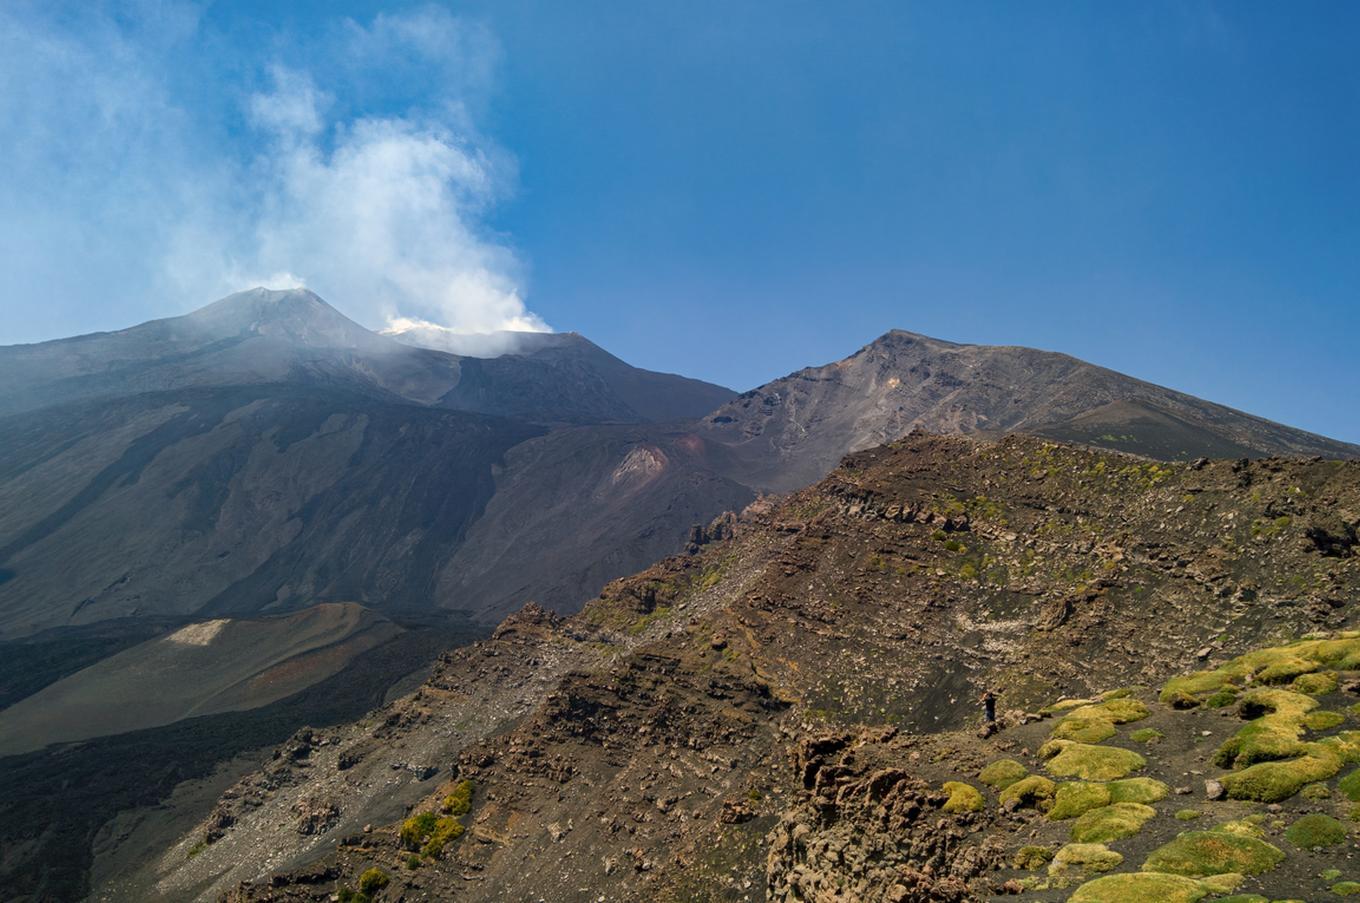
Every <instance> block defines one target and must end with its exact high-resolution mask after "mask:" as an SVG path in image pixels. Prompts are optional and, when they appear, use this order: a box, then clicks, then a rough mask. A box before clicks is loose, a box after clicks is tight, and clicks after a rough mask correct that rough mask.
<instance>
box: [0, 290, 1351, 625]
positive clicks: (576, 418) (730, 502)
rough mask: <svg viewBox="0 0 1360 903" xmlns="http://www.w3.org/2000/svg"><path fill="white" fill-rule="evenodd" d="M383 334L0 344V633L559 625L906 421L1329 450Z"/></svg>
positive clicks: (959, 370)
mask: <svg viewBox="0 0 1360 903" xmlns="http://www.w3.org/2000/svg"><path fill="white" fill-rule="evenodd" d="M398 338H400V337H395V338H394V337H391V336H382V335H376V334H374V333H371V332H369V331H367V330H365V329H363V328H361V327H359V326H358V325H357V324H354V323H353V322H351V321H349V320H347V319H346V318H344V317H343V316H341V315H340V314H339V313H338V312H336V311H335V310H333V309H332V308H330V307H329V306H328V305H326V304H325V302H324V301H322V300H321V299H320V298H317V297H316V296H315V295H313V294H311V293H309V292H305V291H287V292H271V291H265V290H255V291H251V292H245V293H242V294H239V295H234V296H232V297H230V298H226V299H223V300H222V301H219V302H217V303H215V304H212V305H209V306H208V307H206V308H204V309H202V310H200V311H197V312H195V313H193V314H190V315H188V316H184V317H178V318H173V319H169V320H159V321H155V322H152V323H147V324H143V325H142V326H138V327H133V328H131V329H127V330H123V331H121V332H117V333H106V334H99V335H94V336H84V337H80V338H75V339H68V340H63V341H58V342H48V343H43V344H41V345H31V346H16V347H12V348H0V376H4V377H5V379H4V380H0V411H6V410H8V411H10V412H11V413H9V414H8V415H6V416H0V638H5V637H15V636H22V635H27V634H31V633H34V632H37V631H40V630H43V629H46V628H52V627H73V626H79V625H83V624H89V623H92V622H95V621H99V620H103V619H108V618H128V617H131V618H147V617H170V618H179V619H190V618H202V617H213V616H217V615H221V614H250V613H254V612H262V611H281V610H288V609H291V608H296V607H301V606H306V605H310V604H313V603H315V602H321V601H357V602H360V603H363V604H365V605H369V606H373V607H377V608H386V609H391V608H393V607H398V608H411V607H415V608H422V607H423V608H427V609H428V608H443V609H456V610H462V611H467V612H470V613H471V614H472V615H473V616H474V617H477V618H480V619H482V620H484V621H487V622H488V623H491V622H494V621H495V620H496V619H498V618H499V617H501V616H503V615H504V614H505V613H506V612H508V611H511V610H513V609H514V608H516V607H517V606H519V605H520V604H522V603H523V602H524V601H526V600H527V599H539V600H541V601H543V602H545V603H547V604H548V605H550V606H551V607H553V608H555V609H557V610H560V611H565V612H570V611H574V610H576V609H577V608H578V607H579V606H580V605H581V604H582V603H583V602H584V600H585V599H586V598H589V596H591V595H593V594H594V593H595V592H597V591H598V589H599V588H600V587H601V586H602V585H603V584H604V582H605V581H607V580H609V579H611V578H613V577H615V576H618V575H620V574H625V573H628V572H630V571H632V570H636V569H637V568H639V567H643V566H645V565H646V564H648V563H650V562H651V561H654V560H656V558H657V557H660V556H662V555H665V554H670V553H672V552H674V551H676V550H678V549H680V548H682V547H683V545H684V543H685V541H686V538H687V537H688V535H689V533H690V530H691V529H692V528H693V527H694V526H695V525H696V524H704V523H707V522H708V521H709V520H711V519H712V518H713V517H715V516H716V515H718V514H720V513H721V512H722V511H724V510H726V509H731V508H739V507H741V506H742V505H744V504H746V502H748V501H749V500H750V499H751V498H752V497H753V495H754V493H755V492H756V491H761V490H766V489H775V490H786V489H790V488H793V487H796V486H799V485H803V484H805V483H807V482H810V481H812V480H814V479H817V478H819V477H821V476H822V475H823V474H824V473H825V472H826V471H827V470H829V469H830V468H831V467H832V466H833V465H834V464H835V462H836V461H837V460H839V458H840V457H841V455H843V454H844V453H845V452H847V451H850V450H854V449H856V448H861V447H865V446H868V445H873V444H876V443H879V442H882V441H888V440H892V439H895V438H897V437H899V436H900V435H902V434H904V433H905V432H906V431H907V430H909V429H911V428H912V427H913V426H916V425H925V426H928V427H931V428H934V429H943V430H950V431H962V432H976V433H982V434H988V435H990V434H992V433H994V432H996V431H999V430H1003V429H1020V430H1024V431H1028V432H1032V433H1037V434H1041V435H1049V436H1053V437H1057V438H1064V439H1075V440H1077V441H1082V442H1086V443H1091V444H1096V445H1113V446H1118V447H1124V448H1128V449H1131V450H1134V451H1137V452H1140V453H1143V454H1148V455H1152V456H1155V457H1163V458H1183V457H1189V456H1194V455H1199V454H1208V455H1219V456H1224V455H1230V456H1233V457H1241V456H1250V455H1255V454H1258V453H1269V452H1288V453H1313V452H1321V453H1325V454H1329V455H1335V456H1346V455H1350V454H1351V453H1353V452H1354V451H1355V449H1354V447H1352V446H1348V445H1345V444H1344V443H1339V442H1332V441H1330V440H1325V439H1321V438H1320V437H1313V436H1309V435H1307V434H1304V433H1300V432H1298V431H1295V430H1291V429H1289V428H1287V427H1282V426H1279V425H1277V424H1272V423H1268V422H1266V421H1262V420H1259V419H1256V418H1251V417H1248V416H1247V415H1242V414H1237V413H1236V412H1233V411H1229V410H1228V409H1226V408H1221V407H1218V406H1215V405H1212V404H1209V403H1207V402H1202V401H1199V400H1197V399H1193V398H1189V397H1188V396H1184V395H1180V394H1178V393H1174V392H1170V391H1168V390H1164V389H1159V388H1157V387H1155V386H1150V385H1148V384H1146V383H1141V382H1138V381H1137V380H1133V379H1130V378H1127V377H1123V376H1120V375H1119V374H1115V373H1112V372H1110V371H1107V370H1102V369H1100V368H1097V367H1092V366H1090V365H1088V364H1084V363H1081V362H1080V361H1077V360H1074V359H1072V358H1069V357H1066V356H1063V355H1055V354H1048V353H1044V352H1038V351H1031V350H1027V349H1019V348H982V347H975V346H961V345H952V344H949V343H945V342H938V341H935V340H931V339H924V338H921V337H917V336H912V335H910V334H908V333H898V332H894V333H890V334H889V335H887V336H885V337H884V338H882V339H880V340H879V341H877V342H875V343H873V344H871V345H869V346H867V347H866V348H865V349H863V350H861V351H860V352H859V353H857V354H855V355H853V356H852V357H850V358H848V359H846V360H844V361H841V362H839V363H836V364H833V365H830V366H827V367H822V368H814V369H810V370H805V371H800V372H799V373H797V374H794V375H792V376H789V377H786V378H784V379H781V380H776V381H775V382H773V383H771V384H769V385H768V386H765V387H763V388H762V389H759V390H756V391H755V392H752V393H747V394H746V395H743V396H741V397H740V398H736V399H732V400H730V401H727V403H726V404H722V402H723V401H724V400H725V399H728V398H729V397H730V396H729V393H727V391H726V390H723V389H721V388H718V387H715V386H710V385H708V384H704V383H697V382H695V381H692V380H685V379H683V378H681V377H674V376H669V375H664V374H656V373H651V372H649V371H645V370H640V369H637V368H633V367H630V366H628V365H627V364H624V363H623V362H622V361H619V360H618V359H617V358H614V357H612V356H611V355H609V354H607V353H605V352H604V351H603V350H601V349H599V348H598V347H596V346H595V345H593V344H591V343H590V342H588V341H586V340H585V339H583V338H581V337H580V336H576V335H573V334H566V335H552V334H536V333H527V334H512V335H501V336H498V337H497V336H493V337H489V338H488V337H481V338H480V339H479V341H480V342H482V343H483V344H485V342H486V341H489V340H491V339H494V340H496V342H498V343H500V344H502V345H505V347H507V348H510V349H511V352H510V353H507V354H504V355H502V356H500V357H496V358H493V359H481V358H473V357H466V356H463V357H460V356H456V355H452V354H449V353H446V352H443V351H438V350H432V349H425V348H417V347H411V346H410V345H407V344H403V343H402V341H398ZM405 340H406V341H414V339H413V338H412V337H411V336H406V337H405ZM507 343H508V344H507ZM710 405H721V406H720V407H718V408H717V410H716V411H715V412H713V413H712V414H711V415H710V416H706V417H704V418H702V419H699V420H691V421H688V422H678V423H661V422H659V421H668V420H672V419H674V418H677V417H683V416H693V415H695V414H697V413H698V412H700V411H702V410H703V409H704V408H705V407H708V406H710ZM147 512H154V516H151V517H148V516H147Z"/></svg>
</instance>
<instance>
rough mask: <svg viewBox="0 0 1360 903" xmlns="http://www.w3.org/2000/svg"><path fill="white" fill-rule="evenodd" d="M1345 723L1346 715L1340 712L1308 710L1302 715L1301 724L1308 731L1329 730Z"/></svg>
mask: <svg viewBox="0 0 1360 903" xmlns="http://www.w3.org/2000/svg"><path fill="white" fill-rule="evenodd" d="M1345 723H1346V716H1345V715H1343V714H1341V713H1340V712H1324V711H1318V712H1309V713H1308V714H1307V715H1304V716H1303V726H1304V727H1306V728H1308V729H1309V730H1310V731H1329V730H1331V729H1332V728H1334V727H1340V726H1341V725H1343V724H1345Z"/></svg>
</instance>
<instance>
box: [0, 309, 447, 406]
mask: <svg viewBox="0 0 1360 903" xmlns="http://www.w3.org/2000/svg"><path fill="white" fill-rule="evenodd" d="M287 381H293V382H307V383H312V384H318V385H324V386H331V387H336V388H342V389H349V390H351V391H361V392H366V393H371V394H375V395H379V396H382V397H386V398H392V399H394V400H395V399H407V400H411V401H417V402H421V403H426V402H433V401H436V400H437V399H438V398H439V397H441V396H442V395H444V394H445V393H446V392H448V391H449V390H450V389H451V388H453V387H454V386H455V385H457V383H458V359H457V358H455V357H453V356H452V355H448V354H442V353H439V352H435V351H428V350H425V349H419V348H411V347H408V346H406V345H402V344H400V343H398V342H396V341H394V340H392V339H390V338H386V337H384V336H380V335H376V334H374V333H372V332H369V331H368V330H367V329H364V328H363V327H362V326H360V325H359V324H357V323H354V322H353V321H351V320H349V319H347V318H345V317H344V316H343V315H341V314H340V313H339V312H338V311H336V310H335V309H334V308H332V307H331V306H330V305H328V304H327V303H326V302H325V301H322V300H321V299H320V298H318V297H317V296H316V295H314V294H312V293H311V292H308V291H302V290H295V291H269V290H267V289H254V290H252V291H248V292H241V293H239V294H236V295H231V296H230V297H227V298H223V299H222V300H220V301H217V302H215V303H213V304H209V305H208V306H207V307H204V308H202V309H200V310H197V311H194V312H193V313H191V314H188V315H186V316H182V317H172V318H169V319H165V320H153V321H151V322H149V323H143V324H141V325H140V326H133V327H131V328H129V329H123V330H119V331H118V332H101V333H94V334H92V335H84V336H77V337H75V338H70V339H58V340H55V341H51V342H41V343H39V344H35V345H10V346H6V347H0V413H10V412H17V411H29V410H36V409H38V408H42V407H46V406H49V405H53V404H60V403H63V402H70V401H76V400H81V399H90V398H108V397H117V396H126V395H136V394H142V393H148V392H167V391H177V390H184V389H191V388H201V387H209V386H242V385H260V384H269V383H279V382H287Z"/></svg>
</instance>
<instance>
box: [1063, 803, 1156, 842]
mask: <svg viewBox="0 0 1360 903" xmlns="http://www.w3.org/2000/svg"><path fill="white" fill-rule="evenodd" d="M1156 814H1157V810H1156V809H1153V808H1152V807H1151V806H1145V805H1143V804H1142V803H1114V804H1112V805H1109V806H1102V807H1100V808H1099V809H1092V810H1091V811H1089V812H1087V813H1085V814H1084V815H1082V816H1081V817H1080V818H1078V819H1077V820H1076V822H1074V823H1073V825H1072V840H1074V841H1076V842H1077V843H1109V842H1110V841H1113V840H1119V839H1120V838H1124V837H1132V836H1133V835H1134V834H1137V833H1138V832H1139V831H1141V830H1142V829H1143V825H1144V824H1146V823H1147V821H1148V820H1149V819H1151V818H1152V817H1153V816H1155V815H1156Z"/></svg>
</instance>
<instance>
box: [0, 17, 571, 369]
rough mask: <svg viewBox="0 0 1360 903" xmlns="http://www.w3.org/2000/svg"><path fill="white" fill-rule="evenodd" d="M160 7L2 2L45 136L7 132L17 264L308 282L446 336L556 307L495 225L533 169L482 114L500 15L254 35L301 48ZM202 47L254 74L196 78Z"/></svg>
mask: <svg viewBox="0 0 1360 903" xmlns="http://www.w3.org/2000/svg"><path fill="white" fill-rule="evenodd" d="M140 9H141V7H140V5H139V4H138V3H136V2H133V3H131V4H130V5H129V6H128V7H127V8H125V9H122V10H120V11H119V13H118V14H111V13H102V12H86V13H84V14H83V15H82V16H75V17H69V16H68V17H66V18H62V19H58V18H57V17H54V16H48V15H47V14H46V13H45V11H44V9H43V7H42V6H41V5H40V4H35V5H33V6H25V5H23V4H22V3H20V4H19V5H18V6H17V7H14V8H13V9H10V10H8V11H4V10H0V132H3V133H5V134H7V135H11V136H24V137H22V138H21V139H16V140H15V141H14V142H12V143H11V144H10V146H9V147H8V148H6V147H3V146H0V167H4V168H5V169H6V171H7V172H9V173H11V176H10V178H8V179H7V180H5V181H6V182H7V183H8V184H7V185H6V186H4V187H0V223H4V224H6V225H5V226H3V227H0V228H4V229H5V230H7V231H8V230H10V229H12V228H16V227H15V226H14V224H16V223H24V224H25V227H26V229H27V233H26V234H23V235H20V234H19V233H18V232H16V234H15V235H14V236H12V237H13V238H14V239H15V240H16V243H15V244H14V245H12V248H13V249H14V253H13V259H12V260H11V259H9V255H8V254H5V252H3V251H0V255H4V259H0V265H4V266H7V267H8V269H9V271H10V273H11V275H12V278H13V281H14V283H15V287H16V288H17V289H19V290H20V292H22V291H23V290H24V289H25V288H28V287H30V286H31V287H33V288H34V289H37V288H38V287H45V288H46V290H47V292H48V293H50V291H51V288H52V285H53V284H54V282H55V283H56V284H59V285H61V287H62V289H63V293H64V296H65V297H70V296H72V295H75V294H77V293H78V292H80V291H88V292H89V294H90V297H88V298H85V299H80V301H79V303H77V304H76V305H74V307H79V306H80V305H81V304H83V305H85V306H86V307H88V306H89V305H93V304H101V303H102V304H105V305H107V306H108V308H110V309H112V310H115V311H117V310H123V309H127V310H137V309H138V307H139V305H141V306H147V304H148V302H147V300H146V299H148V298H157V297H160V298H166V299H168V302H169V303H170V304H173V305H174V309H170V310H167V309H164V308H162V309H159V310H154V309H147V310H146V311H145V314H146V315H147V316H151V315H164V314H167V313H175V312H179V311H181V310H184V309H187V308H188V307H192V306H197V305H199V304H202V303H205V302H207V301H209V300H212V299H213V298H215V297H218V296H220V295H223V294H227V293H229V292H231V291H235V290H239V289H242V288H247V287H250V286H253V285H265V286H268V287H271V288H284V287H298V286H304V285H305V286H306V287H308V288H311V289H313V290H314V291H316V292H317V293H319V294H320V295H322V297H325V298H326V299H327V300H329V301H331V302H332V303H334V304H335V305H336V306H337V307H339V308H340V309H341V310H342V311H344V312H345V313H347V314H349V315H350V316H352V317H354V318H355V319H357V320H359V321H360V322H363V323H364V324H365V325H368V326H370V327H373V328H384V329H386V330H389V331H403V330H406V331H412V330H413V331H414V332H415V333H420V334H423V335H428V336H432V337H435V338H434V339H431V341H434V340H435V339H437V337H438V336H439V335H441V334H443V333H447V332H450V331H452V332H456V333H489V332H493V331H496V330H521V331H524V330H527V331H544V330H546V329H547V325H546V324H545V323H544V322H543V321H542V319H540V318H539V317H538V316H537V315H535V314H534V313H533V312H531V311H530V310H529V309H528V307H527V306H526V304H525V301H524V285H525V278H526V268H525V266H524V265H523V263H522V261H521V260H520V259H519V257H518V256H517V255H516V253H515V251H514V250H513V247H512V246H511V245H510V243H509V241H508V240H507V239H506V237H505V236H503V235H499V234H497V233H495V232H493V231H491V230H490V229H489V228H488V227H487V226H486V221H487V215H488V213H489V211H490V210H491V208H492V207H493V206H494V205H495V204H496V203H497V202H498V201H500V200H502V199H504V198H505V197H506V196H507V194H509V193H510V192H511V191H512V190H513V188H514V185H515V181H516V171H515V166H514V161H513V159H512V158H511V157H510V156H509V155H508V154H507V153H505V152H504V151H502V150H501V149H500V148H498V147H497V146H496V145H495V144H494V142H492V141H490V140H489V139H488V138H487V137H485V136H484V135H482V134H481V133H480V132H479V131H478V129H477V128H476V127H475V123H474V120H475V119H476V115H475V114H476V111H477V110H478V109H479V108H480V107H481V106H483V105H484V104H485V103H486V98H487V95H488V94H489V93H490V87H491V84H492V82H493V80H494V79H493V74H494V71H495V68H496V66H495V64H496V59H497V55H498V49H497V46H496V43H495V41H494V40H493V39H492V38H491V36H490V35H488V34H487V33H486V32H485V30H484V29H481V28H479V27H477V26H476V25H473V24H469V23H466V22H464V21H463V20H460V19H458V18H457V17H455V16H453V15H452V14H450V13H448V12H447V11H445V10H442V9H438V8H434V7H430V8H426V9H418V10H416V11H414V12H407V13H402V14H397V15H389V14H380V15H378V16H377V17H376V18H374V19H373V20H372V21H370V22H366V23H361V22H356V21H353V20H339V21H336V22H333V23H331V24H330V25H329V26H328V27H326V28H324V29H320V30H319V33H318V35H316V36H305V37H297V36H286V35H276V36H275V40H274V41H272V42H270V41H264V42H249V44H250V47H251V48H252V52H254V51H253V48H255V47H258V46H263V47H270V46H286V47H287V48H288V52H287V54H286V61H285V58H284V56H283V55H276V54H274V53H272V52H266V53H265V54H263V55H261V56H260V57H259V58H257V59H251V58H249V57H248V56H247V58H246V59H245V60H244V61H243V60H241V59H238V58H237V57H238V56H239V54H240V52H241V50H240V48H232V47H230V46H227V49H226V50H222V51H221V53H222V54H223V57H224V58H225V57H230V59H210V60H209V61H208V62H207V63H202V62H200V61H201V59H202V58H203V56H204V53H205V51H204V48H211V47H219V46H221V45H224V44H225V45H229V44H230V42H229V41H227V40H226V39H225V38H223V36H221V35H215V34H207V33H205V27H206V26H205V25H204V24H203V20H202V19H201V18H200V17H199V15H198V10H197V8H196V7H194V6H193V5H189V4H175V3H168V4H167V3H164V2H160V3H155V4H152V5H151V6H149V7H148V9H150V10H151V13H150V14H149V15H145V16H139V15H138V12H139V10H140ZM172 13H173V14H172ZM73 20H74V21H73ZM194 65H202V66H204V67H205V68H206V69H207V70H208V71H207V72H206V73H199V75H200V77H201V78H202V80H203V82H205V83H207V84H209V85H220V83H221V80H222V79H223V78H224V76H223V75H222V73H223V72H226V73H227V74H228V76H231V77H234V78H235V79H236V80H237V82H238V83H236V84H228V85H227V86H226V88H225V89H224V90H216V89H214V90H213V91H212V95H213V96H211V97H208V98H206V100H205V99H204V98H203V97H202V96H199V95H196V94H195V93H194V90H193V89H191V88H189V87H185V86H186V85H192V84H193V83H194V78H193V76H192V74H190V75H188V76H186V75H185V74H184V72H183V70H184V69H185V68H186V67H192V66H194ZM214 78H216V79H217V80H218V81H217V82H214V81H213V79H214ZM223 123H226V125H225V126H224V125H223ZM0 144H2V143H0ZM72 236H75V237H76V239H77V240H76V241H74V242H73V241H72V240H71V237H72ZM10 237H11V236H9V235H8V234H4V233H0V239H8V238H10ZM20 239H22V240H21V241H20ZM92 247H93V250H94V253H89V252H90V250H91V248H92ZM82 252H83V253H82ZM72 273H80V274H81V275H76V276H73V275H71V274H72ZM110 316H111V317H114V316H118V315H117V314H116V313H111V314H110ZM126 322H127V319H126V316H122V317H119V319H116V320H114V321H113V322H110V323H101V322H98V321H97V320H96V321H95V322H94V323H91V325H90V328H93V327H94V326H112V325H126ZM0 328H4V327H0ZM62 331H64V332H70V331H76V330H62ZM37 337H42V336H24V335H20V336H12V337H11V336H6V335H4V334H3V333H0V342H4V341H6V340H7V339H8V340H20V339H29V338H37ZM414 337H415V336H414V334H413V336H412V338H414Z"/></svg>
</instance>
